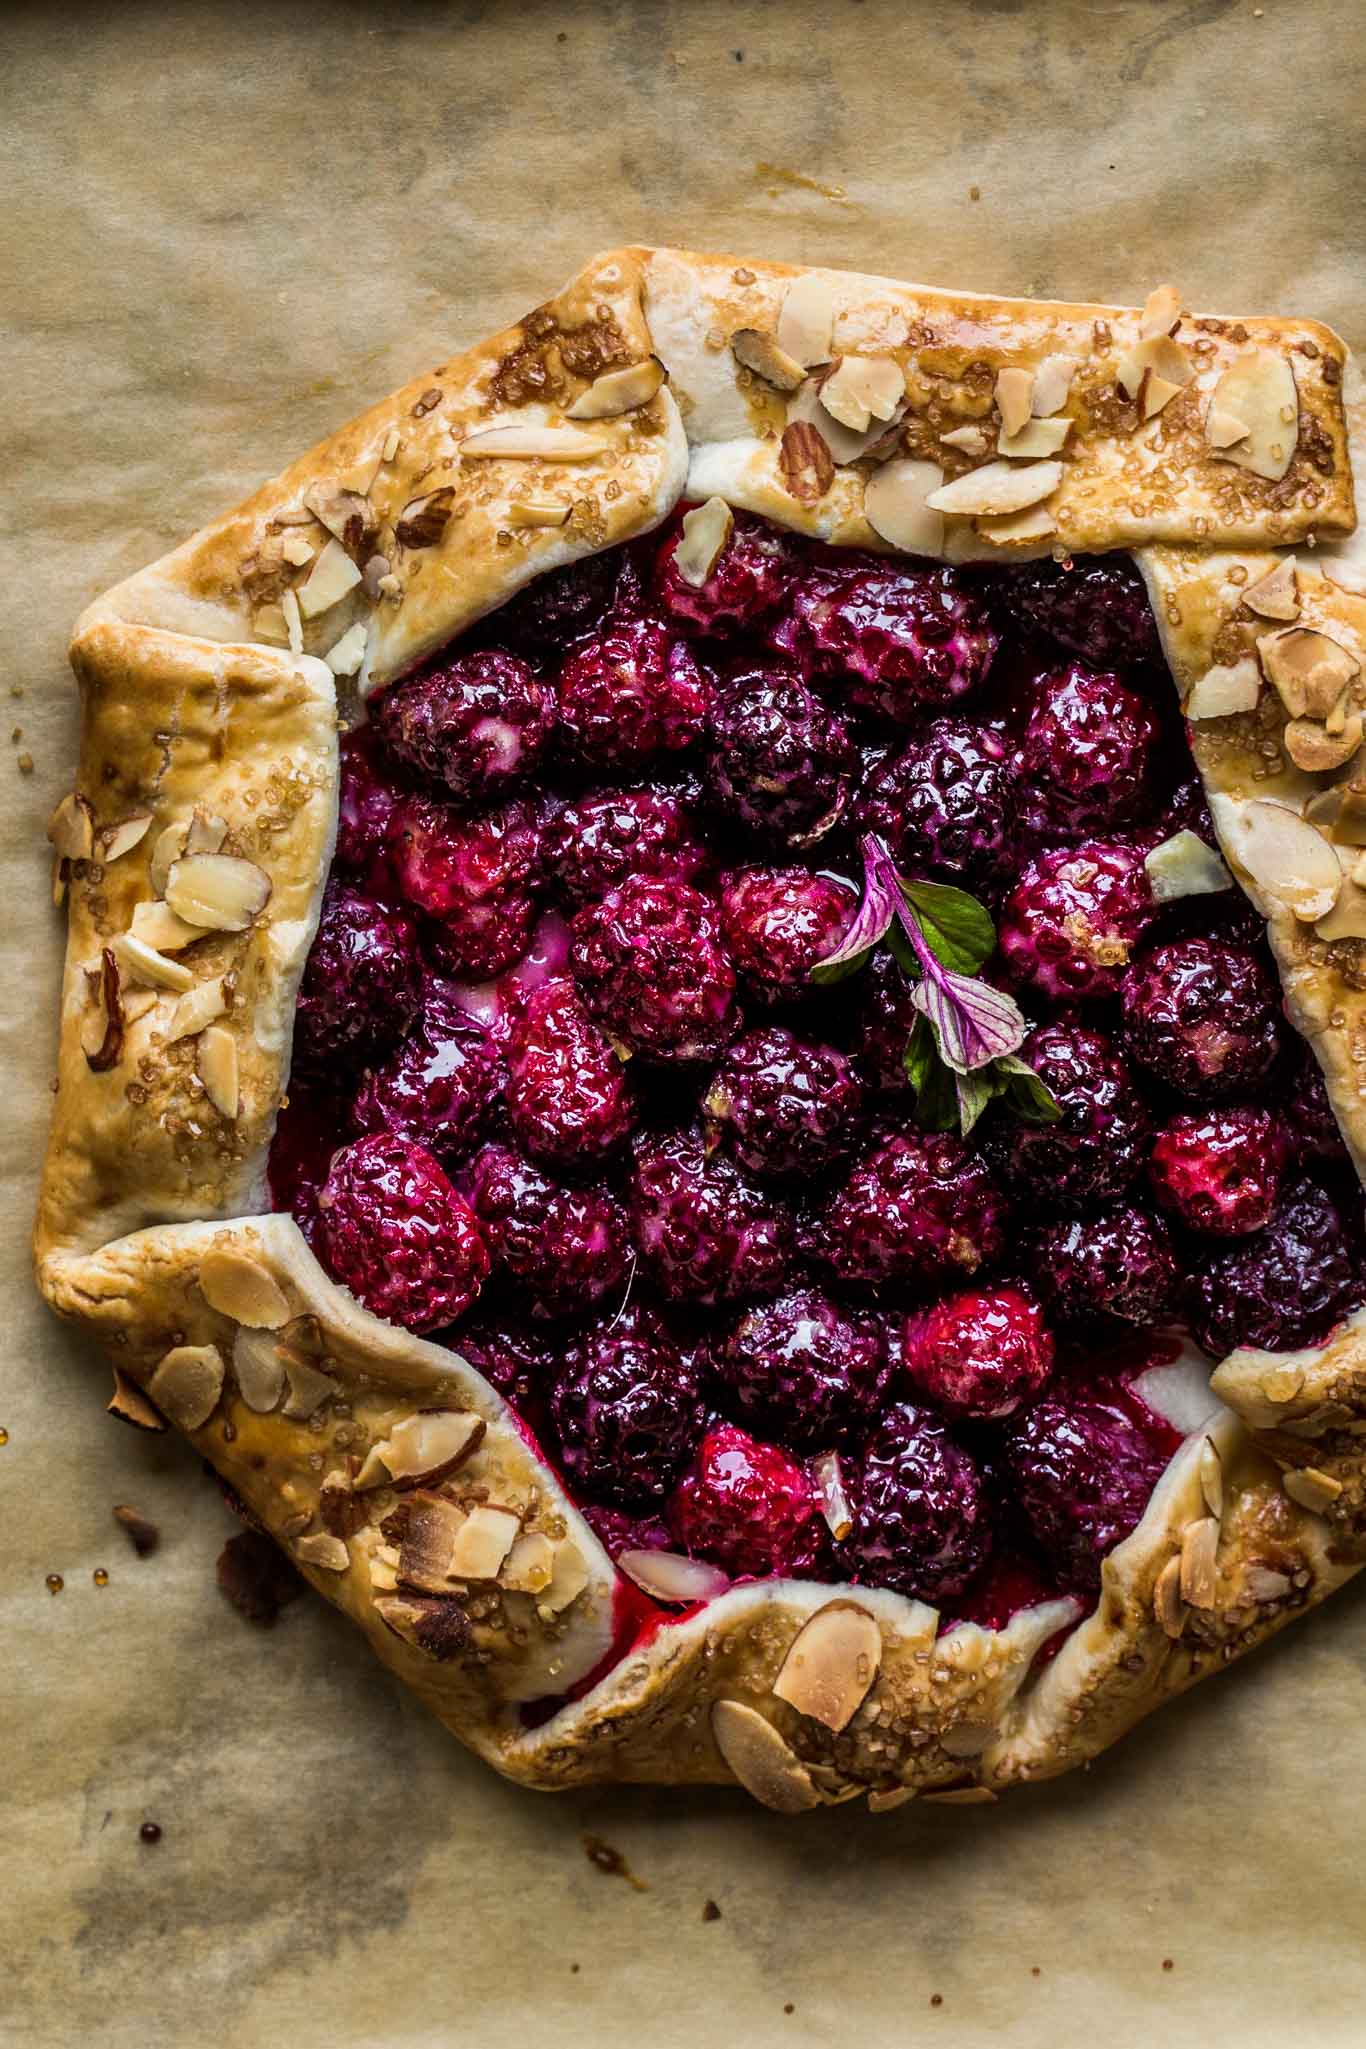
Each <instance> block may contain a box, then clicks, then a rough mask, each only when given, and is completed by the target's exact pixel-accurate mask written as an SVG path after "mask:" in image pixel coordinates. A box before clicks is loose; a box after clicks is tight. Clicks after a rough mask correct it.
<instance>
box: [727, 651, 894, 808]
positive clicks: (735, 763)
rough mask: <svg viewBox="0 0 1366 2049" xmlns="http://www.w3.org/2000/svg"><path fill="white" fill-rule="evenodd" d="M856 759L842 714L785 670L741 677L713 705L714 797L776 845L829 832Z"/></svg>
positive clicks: (845, 797)
mask: <svg viewBox="0 0 1366 2049" xmlns="http://www.w3.org/2000/svg"><path fill="white" fill-rule="evenodd" d="M857 765H858V762H857V756H856V754H855V752H854V747H853V743H852V741H851V740H850V738H849V732H848V728H847V727H846V726H845V723H844V721H843V719H841V718H839V717H837V716H836V714H835V713H834V712H832V711H831V710H830V709H829V708H828V706H826V705H824V704H822V703H821V700H820V699H819V698H818V697H817V696H816V695H815V693H814V692H813V691H811V690H808V688H807V686H806V685H805V683H803V682H802V681H801V680H800V679H799V678H798V677H796V676H793V675H789V674H788V673H786V672H785V671H784V670H782V669H779V668H776V667H772V668H767V669H756V670H751V671H748V672H746V673H745V674H743V675H740V676H737V677H736V678H735V679H734V680H733V681H732V682H730V683H728V684H727V685H726V687H725V688H724V689H723V690H722V691H721V693H720V695H719V696H718V697H717V699H716V702H715V703H714V704H713V706H712V709H711V717H710V719H709V720H708V724H707V787H708V789H709V791H710V794H711V798H712V801H713V803H714V804H715V805H716V806H717V808H718V809H719V810H720V811H721V812H722V813H723V815H724V816H725V817H727V818H728V819H736V820H738V821H739V823H740V824H741V825H743V826H745V827H746V828H747V830H749V831H750V832H752V833H755V834H757V835H758V837H759V838H761V839H764V840H767V841H768V842H769V843H770V844H771V845H773V846H777V847H809V846H814V845H815V844H816V842H817V841H818V840H821V839H823V838H824V837H825V835H826V834H827V833H828V832H829V831H830V830H831V828H832V827H833V826H835V825H837V824H838V823H839V820H840V819H841V818H842V817H843V815H844V811H845V807H846V805H847V804H848V801H849V796H850V792H851V790H852V789H853V784H854V774H855V770H856V768H857Z"/></svg>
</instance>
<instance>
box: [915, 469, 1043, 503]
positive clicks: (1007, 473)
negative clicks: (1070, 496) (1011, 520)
mask: <svg viewBox="0 0 1366 2049" xmlns="http://www.w3.org/2000/svg"><path fill="white" fill-rule="evenodd" d="M1061 482H1062V464H1061V463H1059V462H1035V463H1027V464H1025V466H1024V467H1023V468H1021V469H1016V468H1015V467H1014V466H1013V465H1012V464H1010V463H1008V462H988V463H983V464H982V466H981V468H980V469H975V470H969V471H968V472H967V474H966V476H962V477H955V478H954V480H953V482H952V483H951V484H944V485H942V486H941V487H940V489H939V490H937V491H933V492H931V494H930V496H929V498H928V500H927V501H926V502H927V503H928V504H929V505H930V506H931V507H933V509H934V510H935V511H936V512H953V513H962V514H967V515H969V516H971V515H972V514H974V513H979V512H984V513H998V512H1023V511H1024V509H1025V507H1026V506H1028V505H1037V504H1039V503H1040V502H1041V501H1042V500H1043V499H1045V498H1049V497H1051V496H1052V494H1053V493H1054V491H1056V490H1057V488H1058V485H1059V484H1060V483H1061Z"/></svg>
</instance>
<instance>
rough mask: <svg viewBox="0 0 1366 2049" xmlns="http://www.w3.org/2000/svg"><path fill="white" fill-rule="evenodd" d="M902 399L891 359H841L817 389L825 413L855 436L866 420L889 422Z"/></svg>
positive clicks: (902, 387)
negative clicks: (819, 388)
mask: <svg viewBox="0 0 1366 2049" xmlns="http://www.w3.org/2000/svg"><path fill="white" fill-rule="evenodd" d="M794 388H795V387H794ZM905 396H906V379H905V377H904V376H903V374H902V370H901V365H900V364H899V363H898V362H897V360H896V358H895V356H842V357H841V358H840V360H839V362H838V363H837V364H836V365H835V367H834V369H833V370H832V371H831V373H830V375H829V376H828V377H827V378H826V380H825V382H824V383H823V384H822V386H821V404H822V405H823V406H824V408H825V410H826V412H827V413H829V415H830V417H831V419H832V420H838V421H839V423H840V425H841V426H842V427H848V428H849V429H850V430H851V432H853V433H855V434H861V433H862V432H863V431H864V429H865V428H866V427H867V425H868V423H869V421H870V420H882V421H887V420H890V419H891V418H892V416H893V414H894V413H895V412H896V409H897V407H898V405H899V404H900V403H901V401H902V400H903V399H904V398H905Z"/></svg>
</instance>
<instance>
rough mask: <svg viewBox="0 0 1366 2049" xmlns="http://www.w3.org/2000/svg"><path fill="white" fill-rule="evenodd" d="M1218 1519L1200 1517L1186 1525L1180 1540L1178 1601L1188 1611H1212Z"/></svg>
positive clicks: (1217, 1545) (1216, 1579)
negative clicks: (1183, 1604)
mask: <svg viewBox="0 0 1366 2049" xmlns="http://www.w3.org/2000/svg"><path fill="white" fill-rule="evenodd" d="M1218 1551H1219V1519H1218V1517H1217V1516H1213V1515H1205V1516H1201V1517H1200V1519H1199V1520H1198V1521H1197V1522H1193V1523H1187V1525H1186V1532H1185V1535H1184V1536H1183V1537H1182V1539H1181V1582H1180V1584H1181V1598H1182V1600H1183V1601H1186V1602H1188V1603H1189V1604H1190V1606H1191V1607H1192V1608H1212V1607H1213V1606H1214V1600H1215V1591H1216V1588H1217V1585H1218V1574H1217V1571H1216V1559H1217V1556H1218Z"/></svg>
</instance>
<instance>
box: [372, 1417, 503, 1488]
mask: <svg viewBox="0 0 1366 2049" xmlns="http://www.w3.org/2000/svg"><path fill="white" fill-rule="evenodd" d="M485 1428H486V1425H485V1423H484V1419H483V1417H482V1416H478V1415H476V1414H475V1413H474V1411H473V1410H472V1409H418V1410H416V1411H415V1413H414V1414H413V1415H411V1416H404V1417H402V1418H401V1419H400V1420H399V1421H398V1422H397V1423H395V1424H394V1426H393V1428H392V1429H391V1430H390V1432H389V1435H388V1436H387V1437H385V1438H382V1439H381V1440H380V1442H379V1443H378V1444H376V1445H374V1446H373V1447H372V1449H371V1450H370V1452H369V1453H368V1454H367V1456H366V1459H365V1462H364V1464H363V1465H362V1466H361V1469H360V1471H359V1473H357V1475H356V1485H357V1487H359V1488H368V1487H388V1486H393V1487H397V1488H399V1489H400V1490H403V1489H406V1488H411V1487H434V1486H436V1485H437V1483H438V1482H439V1481H441V1480H444V1479H447V1478H448V1477H449V1475H450V1474H452V1473H453V1472H455V1470H456V1468H457V1467H458V1466H462V1465H463V1464H464V1463H465V1461H466V1459H468V1458H470V1457H471V1456H472V1455H473V1453H474V1452H476V1451H477V1450H478V1448H479V1446H480V1444H481V1443H482V1442H483V1438H484V1431H485Z"/></svg>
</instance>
